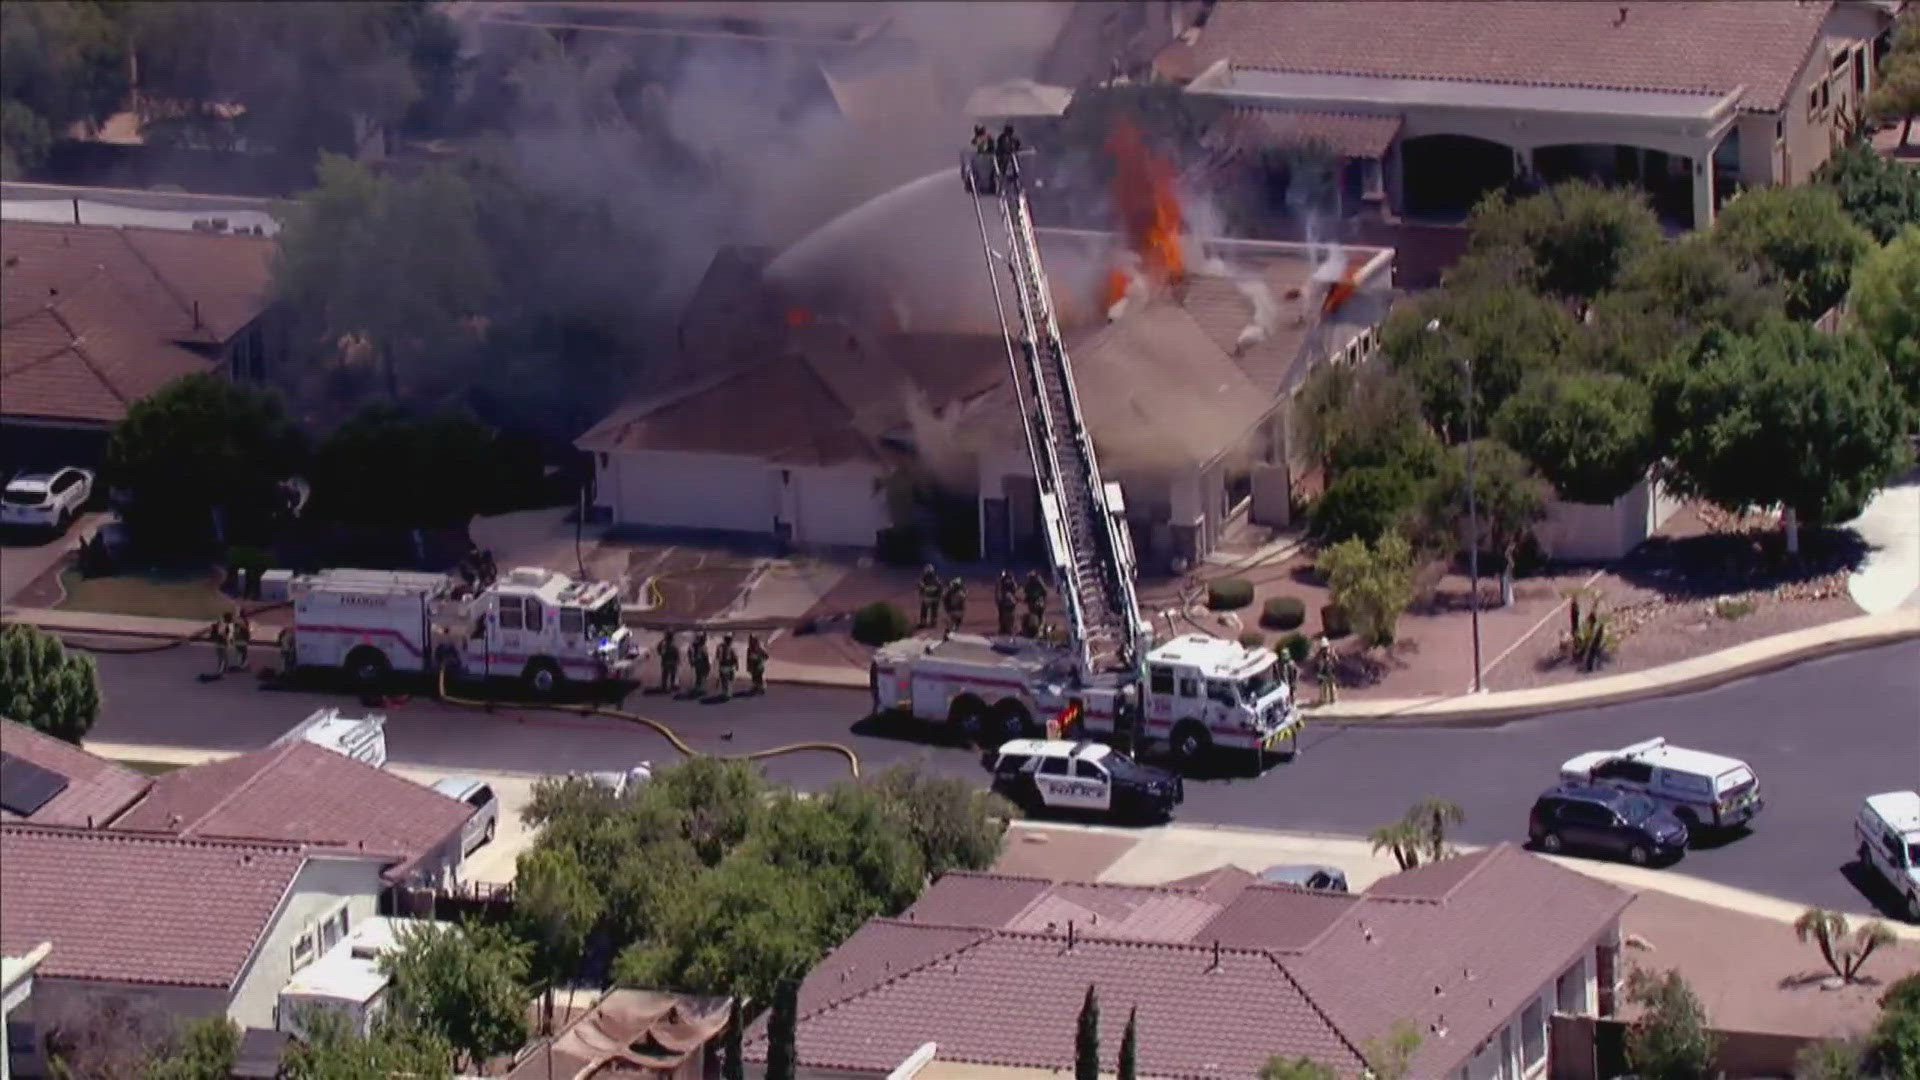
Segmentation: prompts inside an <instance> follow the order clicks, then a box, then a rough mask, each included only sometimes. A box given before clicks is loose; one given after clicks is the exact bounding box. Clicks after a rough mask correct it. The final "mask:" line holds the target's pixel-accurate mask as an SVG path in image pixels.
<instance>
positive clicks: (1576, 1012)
mask: <svg viewBox="0 0 1920 1080" xmlns="http://www.w3.org/2000/svg"><path fill="white" fill-rule="evenodd" d="M1553 996H1554V1007H1555V1008H1556V1009H1558V1010H1559V1011H1561V1012H1563V1013H1566V1014H1568V1015H1570V1016H1584V1015H1586V1012H1587V965H1586V962H1585V961H1584V960H1582V961H1579V962H1576V963H1575V964H1574V965H1573V966H1572V967H1570V968H1568V969H1567V970H1566V973H1565V974H1563V975H1561V976H1560V980H1559V982H1557V983H1555V984H1554V988H1553Z"/></svg>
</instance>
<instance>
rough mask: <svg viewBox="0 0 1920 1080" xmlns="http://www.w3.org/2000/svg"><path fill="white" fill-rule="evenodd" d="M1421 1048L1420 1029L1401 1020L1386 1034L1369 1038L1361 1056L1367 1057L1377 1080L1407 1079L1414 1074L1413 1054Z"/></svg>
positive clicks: (1362, 1047)
mask: <svg viewBox="0 0 1920 1080" xmlns="http://www.w3.org/2000/svg"><path fill="white" fill-rule="evenodd" d="M1419 1049H1420V1029H1419V1028H1417V1027H1415V1026H1413V1024H1412V1023H1411V1022H1410V1021H1406V1020H1399V1021H1395V1023H1394V1025H1393V1027H1392V1028H1391V1029H1389V1030H1388V1031H1387V1033H1386V1034H1385V1035H1382V1036H1380V1037H1379V1038H1376V1039H1368V1040H1367V1041H1366V1042H1365V1043H1364V1044H1363V1045H1362V1046H1361V1048H1360V1050H1361V1054H1360V1056H1361V1057H1364V1058H1366V1060H1367V1065H1368V1067H1369V1068H1370V1069H1371V1070H1372V1072H1373V1075H1374V1077H1375V1078H1376V1080H1407V1077H1409V1076H1411V1075H1413V1055H1414V1053H1415V1052H1416V1051H1418V1050H1419Z"/></svg>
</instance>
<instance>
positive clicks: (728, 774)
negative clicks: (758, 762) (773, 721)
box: [643, 757, 771, 866]
mask: <svg viewBox="0 0 1920 1080" xmlns="http://www.w3.org/2000/svg"><path fill="white" fill-rule="evenodd" d="M770 794H771V792H769V791H768V789H767V784H766V781H765V780H764V779H762V778H761V775H760V772H759V771H758V770H757V769H756V768H755V767H754V765H753V763H751V762H747V761H728V760H725V759H723V758H716V757H696V758H692V759H690V760H688V761H686V762H684V763H682V764H680V765H678V766H675V767H674V768H671V769H664V770H662V771H660V772H659V773H658V774H656V775H655V776H654V778H653V780H652V782H651V783H650V784H649V785H648V787H647V790H646V791H645V793H644V795H643V797H644V798H646V799H648V800H649V801H652V800H658V801H659V803H660V805H662V806H663V807H665V808H666V809H667V812H668V813H669V814H670V815H671V816H672V817H673V819H674V822H675V826H676V830H677V832H678V833H679V835H680V837H681V838H682V839H684V840H685V841H686V842H687V843H688V844H691V845H692V846H693V850H694V852H695V853H696V854H697V855H699V857H700V861H701V862H703V863H705V864H706V865H708V866H715V865H718V863H719V862H720V860H721V859H723V858H725V857H726V855H727V854H728V853H729V852H731V851H733V850H734V849H735V848H737V847H739V846H740V845H741V844H743V843H745V842H746V839H747V837H748V836H749V835H750V834H751V833H752V831H753V828H754V826H755V825H756V824H757V823H759V822H760V821H761V820H762V814H763V811H764V808H765V807H766V805H767V799H768V796H769V795H770Z"/></svg>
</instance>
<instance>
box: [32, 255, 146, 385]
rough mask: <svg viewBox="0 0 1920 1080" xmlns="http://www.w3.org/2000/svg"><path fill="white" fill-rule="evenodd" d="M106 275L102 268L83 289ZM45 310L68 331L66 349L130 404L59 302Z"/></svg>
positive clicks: (44, 359) (42, 361) (43, 360)
mask: <svg viewBox="0 0 1920 1080" xmlns="http://www.w3.org/2000/svg"><path fill="white" fill-rule="evenodd" d="M106 276H107V275H106V271H104V270H102V271H101V272H100V274H99V275H98V276H96V277H94V278H92V279H89V280H88V282H87V283H86V284H85V285H82V286H81V287H80V288H81V289H82V290H85V289H90V288H92V287H93V283H94V282H95V281H98V280H100V278H103V277H106ZM65 299H71V297H67V298H65ZM44 310H45V311H46V313H47V316H48V317H49V318H51V319H52V320H53V321H54V322H56V323H59V324H60V329H62V330H65V331H66V332H67V339H68V340H67V346H66V350H65V351H68V352H71V353H73V355H75V356H77V357H79V358H80V362H81V363H83V364H85V365H86V366H87V370H88V371H91V372H93V377H94V378H96V379H98V380H100V385H101V386H102V387H104V388H105V389H106V391H107V393H109V394H112V395H113V399H114V400H115V401H118V402H119V403H120V404H122V405H126V404H128V399H127V395H125V394H123V393H121V392H120V388H119V387H118V386H115V385H114V384H113V379H112V378H111V377H110V376H108V374H107V371H106V368H104V367H102V366H101V365H100V363H99V362H98V361H96V360H95V359H94V358H93V354H92V353H89V352H88V351H87V349H86V346H85V345H84V344H83V342H84V341H85V336H84V335H82V334H81V333H80V331H78V330H75V329H74V327H73V323H71V322H69V321H67V316H66V313H65V312H63V311H61V310H60V305H59V304H57V303H51V304H48V305H47V306H46V308H45V309H44ZM57 355H59V353H58V352H55V353H52V354H50V355H48V356H45V357H42V358H41V359H40V360H39V361H35V363H36V364H38V363H44V362H45V361H47V360H51V359H53V357H54V356H57ZM20 370H23V369H16V370H15V374H18V372H19V371H20Z"/></svg>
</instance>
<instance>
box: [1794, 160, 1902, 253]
mask: <svg viewBox="0 0 1920 1080" xmlns="http://www.w3.org/2000/svg"><path fill="white" fill-rule="evenodd" d="M1813 179H1814V182H1815V183H1817V184H1824V185H1825V186H1827V187H1830V188H1832V189H1833V193H1834V194H1835V195H1838V196H1839V197H1840V205H1841V206H1844V207H1846V209H1847V213H1848V214H1850V215H1851V216H1852V217H1853V220H1854V223H1855V224H1857V225H1859V226H1860V227H1861V228H1863V229H1865V230H1867V232H1868V233H1869V234H1870V235H1871V236H1872V237H1873V238H1874V240H1875V241H1877V242H1879V243H1882V244H1884V243H1886V242H1887V241H1889V240H1891V239H1893V238H1894V237H1896V236H1898V235H1900V230H1902V229H1905V228H1908V227H1910V226H1913V225H1916V224H1920V171H1915V170H1914V168H1913V167H1912V166H1911V165H1906V164H1904V163H1902V162H1898V161H1895V160H1893V159H1892V158H1890V157H1887V156H1886V155H1884V154H1880V153H1878V152H1876V151H1875V150H1874V148H1873V144H1872V143H1870V142H1868V141H1866V140H1864V139H1861V140H1858V141H1855V142H1852V143H1849V144H1848V145H1846V146H1844V147H1842V148H1841V149H1839V150H1836V151H1834V153H1833V156H1832V157H1829V158H1828V159H1827V160H1826V162H1825V163H1824V164H1822V165H1821V166H1820V168H1819V169H1817V170H1815V172H1814V174H1813Z"/></svg>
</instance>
